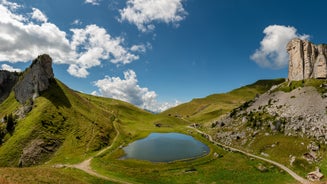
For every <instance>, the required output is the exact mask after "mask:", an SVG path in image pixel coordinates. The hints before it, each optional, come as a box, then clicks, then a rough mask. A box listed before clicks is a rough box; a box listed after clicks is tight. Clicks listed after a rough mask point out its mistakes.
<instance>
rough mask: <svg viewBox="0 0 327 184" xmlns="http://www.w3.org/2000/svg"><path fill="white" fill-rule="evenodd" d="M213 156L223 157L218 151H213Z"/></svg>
mask: <svg viewBox="0 0 327 184" xmlns="http://www.w3.org/2000/svg"><path fill="white" fill-rule="evenodd" d="M213 156H214V157H215V158H222V157H223V155H222V154H219V153H217V152H215V153H214V154H213Z"/></svg>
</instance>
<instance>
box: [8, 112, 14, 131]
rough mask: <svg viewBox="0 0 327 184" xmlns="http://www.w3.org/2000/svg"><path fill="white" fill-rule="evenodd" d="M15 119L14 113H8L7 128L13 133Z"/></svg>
mask: <svg viewBox="0 0 327 184" xmlns="http://www.w3.org/2000/svg"><path fill="white" fill-rule="evenodd" d="M15 124H16V122H15V119H14V117H13V115H12V113H10V114H9V115H7V126H6V129H7V131H8V132H9V133H12V132H13V131H14V129H15Z"/></svg>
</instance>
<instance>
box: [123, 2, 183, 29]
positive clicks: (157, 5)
mask: <svg viewBox="0 0 327 184" xmlns="http://www.w3.org/2000/svg"><path fill="white" fill-rule="evenodd" d="M183 1H184V0H128V1H127V3H126V6H127V7H125V8H124V9H121V10H119V12H120V21H124V20H127V21H128V22H130V23H132V24H135V25H136V26H137V28H138V29H139V30H140V31H142V32H146V31H150V30H153V29H155V25H154V24H153V22H164V23H167V24H169V23H172V24H175V25H178V23H179V22H180V21H182V20H183V19H184V18H185V16H186V15H187V12H186V11H185V9H184V7H183V4H182V2H183Z"/></svg>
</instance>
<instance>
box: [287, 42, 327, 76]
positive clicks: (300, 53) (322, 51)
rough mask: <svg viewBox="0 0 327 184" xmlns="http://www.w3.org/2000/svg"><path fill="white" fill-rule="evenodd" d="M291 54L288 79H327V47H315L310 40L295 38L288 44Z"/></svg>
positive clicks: (321, 45)
mask: <svg viewBox="0 0 327 184" xmlns="http://www.w3.org/2000/svg"><path fill="white" fill-rule="evenodd" d="M287 52H288V53H289V70H288V79H289V80H291V81H298V80H304V79H309V78H316V79H326V78H327V59H326V56H327V45H326V44H320V45H315V44H313V43H311V42H309V41H308V40H301V39H299V38H295V39H293V40H291V41H290V42H289V43H288V44H287Z"/></svg>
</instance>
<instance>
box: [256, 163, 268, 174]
mask: <svg viewBox="0 0 327 184" xmlns="http://www.w3.org/2000/svg"><path fill="white" fill-rule="evenodd" d="M257 169H259V171H261V172H267V171H268V169H267V167H265V166H264V165H262V164H261V163H260V164H259V165H258V166H257Z"/></svg>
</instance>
